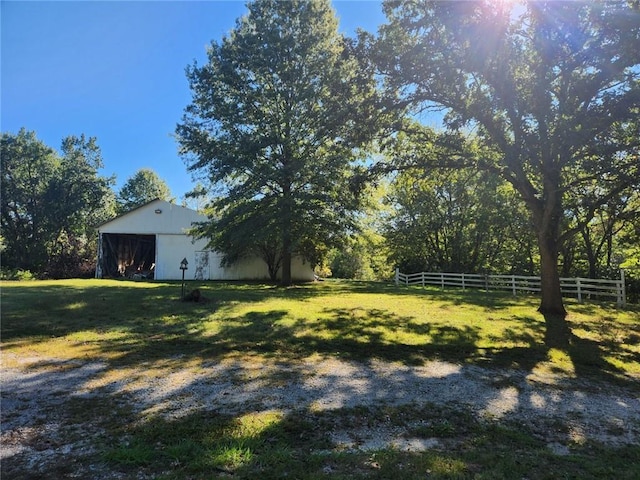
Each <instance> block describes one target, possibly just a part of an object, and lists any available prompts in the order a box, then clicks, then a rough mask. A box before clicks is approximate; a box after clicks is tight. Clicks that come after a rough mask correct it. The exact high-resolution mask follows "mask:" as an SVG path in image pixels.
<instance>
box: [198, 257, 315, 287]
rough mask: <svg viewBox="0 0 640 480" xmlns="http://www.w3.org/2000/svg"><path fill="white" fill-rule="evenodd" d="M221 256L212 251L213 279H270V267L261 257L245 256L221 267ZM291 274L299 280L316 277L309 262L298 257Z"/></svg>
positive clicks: (210, 265) (210, 266)
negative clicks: (227, 265)
mask: <svg viewBox="0 0 640 480" xmlns="http://www.w3.org/2000/svg"><path fill="white" fill-rule="evenodd" d="M221 258H222V255H221V254H219V253H217V252H210V255H209V268H210V278H211V280H269V269H268V268H267V264H266V263H265V262H264V260H262V259H261V258H258V257H254V258H244V259H242V260H239V261H238V262H236V263H234V264H233V265H231V266H229V267H226V268H222V267H220V260H221ZM291 276H292V277H293V280H297V281H311V280H313V278H314V276H313V269H312V268H311V266H310V265H309V263H304V262H303V261H302V259H301V258H298V257H296V258H294V259H293V262H292V264H291Z"/></svg>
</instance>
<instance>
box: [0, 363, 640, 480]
mask: <svg viewBox="0 0 640 480" xmlns="http://www.w3.org/2000/svg"><path fill="white" fill-rule="evenodd" d="M11 365H12V367H11V368H5V369H3V373H2V379H1V386H2V434H1V437H0V443H1V445H2V446H1V447H0V458H1V460H2V475H3V478H25V479H26V478H61V477H62V478H74V477H77V478H98V479H99V478H104V479H112V478H114V479H115V478H121V477H120V476H119V474H118V473H117V472H111V471H110V470H109V469H108V466H107V465H105V464H104V463H101V461H100V456H99V455H97V453H98V451H99V449H100V448H101V445H102V446H104V442H107V441H109V437H108V435H106V434H105V431H106V429H108V428H111V427H112V426H113V424H114V423H115V424H117V423H118V422H121V423H126V422H136V421H141V420H143V419H145V418H148V417H150V416H157V415H159V416H164V417H169V418H171V417H181V416H186V415H189V414H190V413H193V412H194V411H198V410H203V409H205V410H206V409H212V410H216V411H219V412H224V413H230V414H240V413H243V412H251V411H263V410H274V409H275V410H279V411H283V412H289V411H299V410H301V409H302V410H308V411H313V412H323V411H337V410H340V409H344V408H357V407H379V406H388V407H393V406H403V405H425V404H430V405H435V406H438V405H440V406H446V408H447V409H452V411H455V410H456V409H457V408H458V409H460V411H465V412H472V414H473V415H474V417H475V418H477V419H480V420H482V421H486V422H510V423H512V424H514V423H515V424H522V425H526V426H527V428H529V429H530V430H531V431H533V432H535V434H536V435H538V436H539V437H540V438H541V439H542V440H544V441H545V442H546V443H547V445H548V446H549V449H550V451H552V452H554V453H556V454H565V453H567V452H568V451H569V447H570V446H571V445H576V444H582V443H586V442H598V443H601V444H604V445H608V446H618V445H630V444H637V443H638V442H640V399H639V398H638V395H637V392H634V391H631V390H629V389H626V388H617V387H615V388H612V387H611V386H610V385H609V386H606V385H601V384H598V383H592V382H585V381H584V380H580V381H578V380H576V379H574V378H564V377H560V376H554V377H553V378H551V377H549V376H546V377H539V376H536V375H534V374H530V373H528V372H524V371H517V370H497V369H485V368H480V367H477V366H469V365H457V364H453V363H448V362H440V361H433V362H430V363H427V364H426V365H424V366H419V367H412V366H406V365H402V364H397V363H387V362H382V361H370V362H366V363H358V362H354V361H346V360H341V359H337V358H319V357H318V358H315V357H314V358H309V359H307V360H306V361H304V362H298V363H296V364H289V363H285V362H277V361H273V362H267V361H264V360H260V359H257V360H256V359H235V360H227V361H223V362H219V363H205V364H200V365H197V366H194V365H193V364H190V365H182V366H181V359H180V358H173V359H171V361H170V362H166V364H165V365H164V366H162V367H158V366H157V365H150V364H147V365H139V366H138V367H136V368H126V369H121V370H118V369H113V368H110V367H109V366H108V365H107V364H105V363H101V362H86V363H81V362H77V361H74V362H64V361H59V360H56V359H42V358H31V359H16V358H14V359H12V361H11ZM417 427H419V425H417V426H416V428H417ZM437 427H438V428H446V425H440V426H437ZM330 437H331V439H332V441H333V444H334V447H335V449H336V450H337V451H340V450H349V449H359V450H377V449H381V448H395V449H399V450H404V451H422V450H428V449H432V448H441V447H442V444H443V443H442V442H443V441H445V442H446V441H455V439H447V440H442V439H441V438H439V437H438V438H436V437H437V436H434V437H433V438H430V437H428V436H424V435H423V436H420V437H416V436H412V435H411V432H407V431H406V430H403V429H400V428H397V427H394V426H393V425H392V424H390V423H386V422H384V421H383V422H378V423H375V422H373V423H371V424H367V425H364V426H362V427H357V428H355V427H353V426H349V425H347V426H345V427H344V428H341V427H336V428H334V429H333V430H332V432H330ZM60 469H62V470H60ZM5 475H6V476H5Z"/></svg>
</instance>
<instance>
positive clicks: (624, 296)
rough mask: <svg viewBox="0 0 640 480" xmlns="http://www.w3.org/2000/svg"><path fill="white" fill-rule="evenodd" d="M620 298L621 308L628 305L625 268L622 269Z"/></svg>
mask: <svg viewBox="0 0 640 480" xmlns="http://www.w3.org/2000/svg"><path fill="white" fill-rule="evenodd" d="M620 294H621V295H620V297H621V299H620V300H621V302H620V303H621V305H620V306H621V307H624V306H626V305H627V286H626V285H625V282H624V268H621V269H620Z"/></svg>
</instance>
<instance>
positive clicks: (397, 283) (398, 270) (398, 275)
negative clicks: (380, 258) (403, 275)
mask: <svg viewBox="0 0 640 480" xmlns="http://www.w3.org/2000/svg"><path fill="white" fill-rule="evenodd" d="M396 285H400V269H399V268H397V267H396Z"/></svg>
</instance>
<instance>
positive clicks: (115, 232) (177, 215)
mask: <svg viewBox="0 0 640 480" xmlns="http://www.w3.org/2000/svg"><path fill="white" fill-rule="evenodd" d="M205 220H207V217H206V216H205V215H202V214H200V213H198V212H196V211H195V210H191V209H189V208H185V207H181V206H179V205H175V204H173V203H169V202H166V201H164V200H159V199H158V200H153V201H151V202H149V203H147V204H145V205H142V206H140V207H138V208H135V209H133V210H131V211H130V212H127V213H125V214H124V215H121V216H119V217H117V218H114V219H113V220H110V221H108V222H106V223H104V224H102V225H101V226H100V227H98V262H97V266H96V277H97V278H113V277H129V278H155V279H158V280H179V279H181V278H182V271H181V270H180V262H181V261H182V259H183V258H186V259H187V262H188V269H187V270H186V272H185V278H186V279H192V280H193V279H197V280H269V271H268V269H267V264H266V263H265V262H264V261H263V260H262V259H260V258H258V257H253V258H245V259H242V260H240V261H238V262H237V263H235V264H233V265H232V266H230V267H221V266H220V260H221V257H222V256H221V255H220V254H219V253H217V252H213V251H210V250H207V248H206V246H207V241H206V240H204V239H194V238H193V237H192V236H190V235H189V234H188V231H189V229H190V228H191V227H192V225H193V224H194V223H196V222H202V221H205ZM291 273H292V277H293V279H294V280H296V281H311V280H313V278H314V275H313V268H312V267H311V265H310V264H309V263H306V262H304V261H302V259H300V258H295V259H294V261H293V264H292V265H291Z"/></svg>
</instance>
